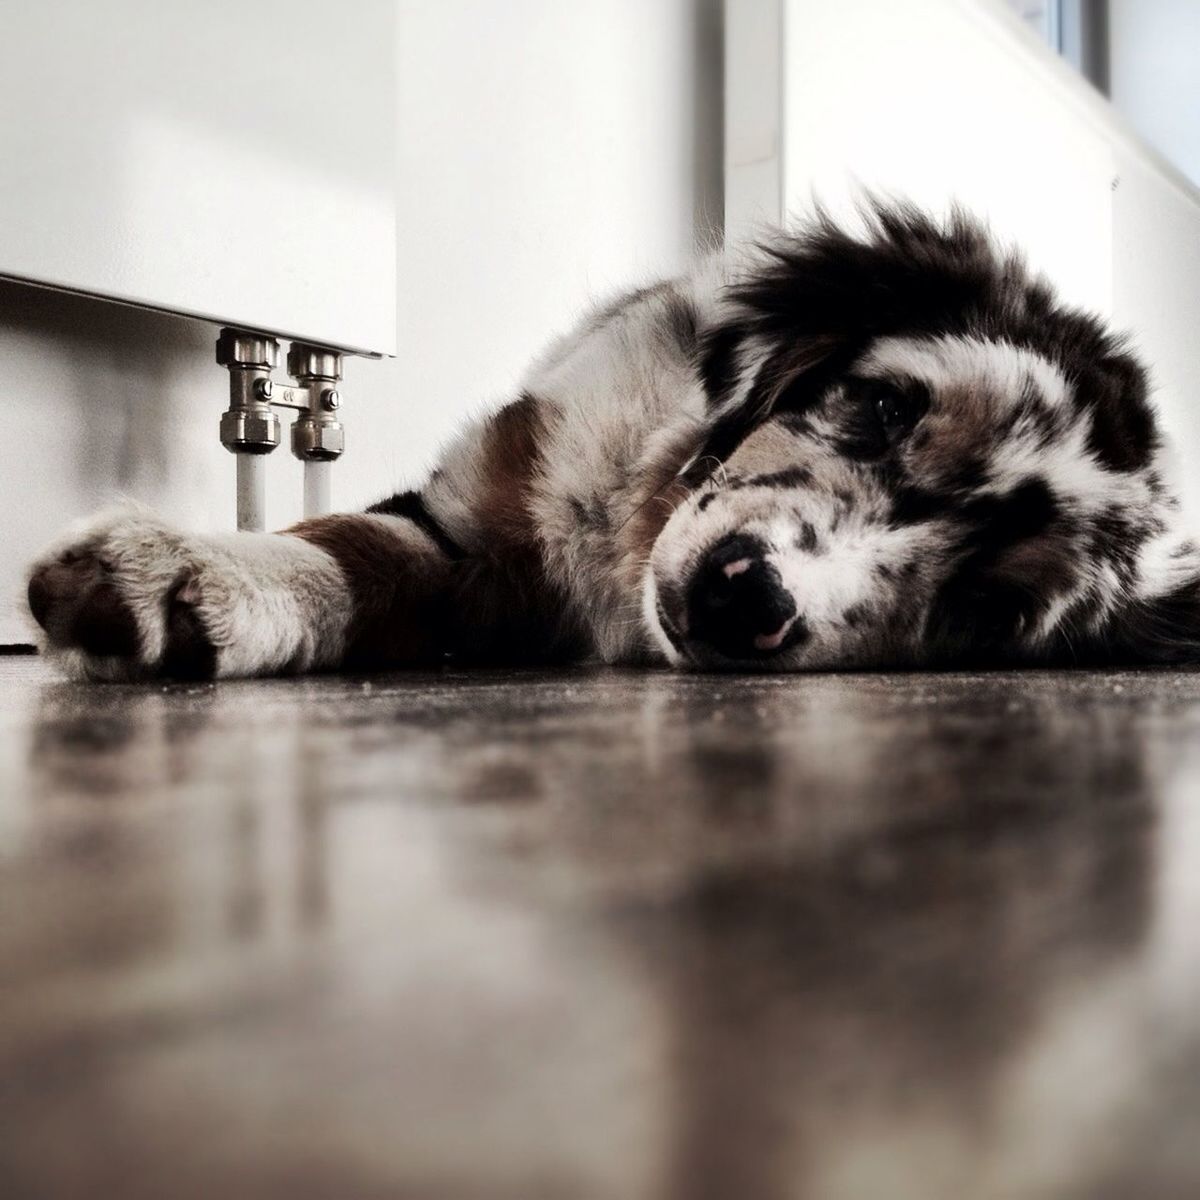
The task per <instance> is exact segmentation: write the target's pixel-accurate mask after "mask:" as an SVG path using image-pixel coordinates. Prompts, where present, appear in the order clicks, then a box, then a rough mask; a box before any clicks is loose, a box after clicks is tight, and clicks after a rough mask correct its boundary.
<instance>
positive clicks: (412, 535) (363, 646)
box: [287, 515, 451, 669]
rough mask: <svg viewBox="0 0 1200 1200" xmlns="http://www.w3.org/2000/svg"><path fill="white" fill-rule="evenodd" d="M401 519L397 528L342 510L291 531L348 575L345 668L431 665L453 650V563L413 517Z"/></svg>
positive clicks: (372, 518)
mask: <svg viewBox="0 0 1200 1200" xmlns="http://www.w3.org/2000/svg"><path fill="white" fill-rule="evenodd" d="M396 524H397V529H396V532H394V533H393V532H391V531H390V530H389V529H387V528H386V526H385V525H384V524H383V523H382V521H381V520H380V519H378V518H375V517H362V516H351V515H342V516H333V517H316V518H313V519H311V520H308V521H301V522H300V523H299V524H298V525H293V526H292V527H291V528H290V529H289V530H287V532H288V533H289V534H292V535H294V536H295V537H300V538H304V540H305V541H308V542H311V543H312V544H313V545H314V546H318V547H320V548H321V549H322V550H324V551H325V553H326V554H328V555H329V556H330V557H331V558H333V559H334V561H335V562H336V563H337V564H338V566H339V567H341V569H342V574H343V575H345V577H346V583H347V585H348V586H349V588H350V593H351V596H352V599H353V602H354V616H353V618H352V619H351V622H350V628H349V630H348V632H347V636H346V653H345V656H344V664H345V665H346V666H350V667H370V668H375V669H378V667H379V666H381V665H387V666H421V665H430V664H434V663H438V662H440V661H441V660H442V659H443V657H444V656H445V654H446V652H447V650H448V645H447V642H448V637H447V630H446V615H445V610H446V599H447V595H448V589H449V585H450V574H451V568H450V563H449V562H448V561H447V559H446V558H445V556H444V555H443V554H442V553H441V552H440V551H439V550H438V549H437V548H436V547H435V546H433V544H432V543H431V542H428V540H427V539H425V537H424V535H422V534H418V533H417V532H416V530H415V527H414V526H412V525H411V524H410V523H408V522H402V521H400V520H399V519H397V522H396ZM418 538H420V539H421V541H420V542H418V540H417V539H418ZM421 543H424V544H421Z"/></svg>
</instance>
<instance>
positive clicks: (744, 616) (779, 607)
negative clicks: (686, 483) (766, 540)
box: [687, 534, 805, 659]
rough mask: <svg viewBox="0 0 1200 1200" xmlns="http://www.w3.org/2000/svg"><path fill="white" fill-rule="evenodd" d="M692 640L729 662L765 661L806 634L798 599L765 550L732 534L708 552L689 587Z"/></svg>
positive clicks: (756, 542)
mask: <svg viewBox="0 0 1200 1200" xmlns="http://www.w3.org/2000/svg"><path fill="white" fill-rule="evenodd" d="M687 603H688V636H689V638H690V639H692V640H693V641H696V642H703V643H704V644H705V645H708V646H711V647H712V649H714V650H716V651H717V652H718V653H719V654H723V655H724V656H725V657H727V658H743V659H749V658H765V657H768V656H770V655H772V654H777V653H779V651H780V650H782V649H784V648H785V647H787V646H792V645H795V643H796V642H797V640H799V639H800V638H802V637H803V636H804V633H805V630H804V622H803V620H802V618H800V617H799V616H797V615H796V601H795V600H794V599H793V598H792V594H791V592H789V591H788V590H787V588H785V587H784V586H783V581H782V580H781V579H780V577H779V572H778V570H776V568H775V566H774V564H773V563H769V562H767V560H766V559H765V558H764V557H763V546H762V544H761V543H760V542H759V541H757V539H755V538H752V537H748V536H747V535H745V534H733V535H732V536H730V537H727V538H725V540H724V541H722V542H718V543H717V545H716V546H714V547H713V549H712V550H710V551H709V552H708V554H707V556H706V557H705V559H704V561H703V562H702V563H701V564H700V567H699V569H698V570H697V571H696V573H695V575H694V576H693V577H692V581H691V584H690V585H689V587H688V600H687Z"/></svg>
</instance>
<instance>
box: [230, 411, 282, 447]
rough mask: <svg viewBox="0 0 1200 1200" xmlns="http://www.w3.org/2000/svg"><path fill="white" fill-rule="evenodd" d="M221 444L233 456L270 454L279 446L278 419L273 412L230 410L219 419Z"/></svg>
mask: <svg viewBox="0 0 1200 1200" xmlns="http://www.w3.org/2000/svg"><path fill="white" fill-rule="evenodd" d="M221 442H222V443H223V444H224V446H225V448H226V449H227V450H232V451H233V452H234V453H235V454H270V453H271V451H272V450H274V449H275V447H276V446H278V445H279V418H278V417H277V416H276V415H275V414H274V413H273V412H254V411H246V410H244V409H242V410H239V409H230V410H229V412H227V413H225V414H223V415H222V417H221Z"/></svg>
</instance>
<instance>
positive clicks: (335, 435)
mask: <svg viewBox="0 0 1200 1200" xmlns="http://www.w3.org/2000/svg"><path fill="white" fill-rule="evenodd" d="M345 448H346V435H345V431H344V430H343V429H342V426H341V424H340V423H339V422H337V421H314V420H311V419H310V418H306V417H301V418H300V419H299V420H298V421H296V422H294V423H293V425H292V453H293V454H294V455H295V456H296V457H297V458H304V459H308V460H309V461H310V462H332V461H333V459H335V458H340V457H341V454H342V451H343V450H345Z"/></svg>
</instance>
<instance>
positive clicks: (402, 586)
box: [28, 507, 453, 680]
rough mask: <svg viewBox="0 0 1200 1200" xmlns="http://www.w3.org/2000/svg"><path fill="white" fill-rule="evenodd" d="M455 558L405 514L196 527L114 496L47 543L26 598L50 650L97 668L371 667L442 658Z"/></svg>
mask: <svg viewBox="0 0 1200 1200" xmlns="http://www.w3.org/2000/svg"><path fill="white" fill-rule="evenodd" d="M452 569H453V564H452V562H451V559H450V557H449V556H448V555H447V553H446V552H445V550H444V548H443V547H441V546H439V545H438V544H437V542H436V540H435V539H434V538H433V537H431V536H430V534H428V533H427V532H425V531H423V530H422V529H421V528H420V526H419V525H418V524H417V523H415V522H414V521H412V520H410V519H408V518H406V517H401V516H389V515H379V514H367V513H363V514H358V515H346V516H332V517H322V518H318V519H315V520H311V521H306V522H303V523H302V524H300V525H298V526H295V527H294V528H292V529H290V530H287V531H285V532H283V533H270V534H254V533H238V534H227V535H217V536H204V535H194V534H186V533H181V532H179V531H178V530H176V529H174V528H172V527H171V526H170V525H168V524H167V523H165V522H163V521H162V520H160V519H159V518H157V517H155V516H154V515H152V514H150V513H148V512H146V511H144V510H142V509H138V508H131V507H122V508H118V509H113V510H109V511H108V512H105V513H101V514H100V515H99V516H97V517H94V518H93V519H91V520H90V521H89V522H87V523H86V524H84V525H82V526H79V527H77V528H75V529H74V530H72V531H70V532H69V533H67V534H66V535H64V536H63V537H62V538H61V539H59V541H58V542H57V543H56V544H55V545H53V546H51V547H50V548H49V549H48V550H47V551H46V552H45V553H44V554H43V555H42V556H41V558H40V559H39V560H38V561H37V562H36V563H35V564H34V566H33V568H32V569H31V571H30V575H29V585H28V597H29V605H30V609H31V611H32V613H33V615H34V617H35V618H36V620H37V621H38V623H39V624H40V625H41V626H42V628H43V630H44V631H45V645H44V648H45V650H46V651H47V652H48V653H49V654H50V655H52V656H55V657H58V658H59V659H60V661H61V662H62V663H63V665H64V666H65V667H66V668H67V669H68V671H70V672H71V673H72V674H77V675H84V676H86V677H89V678H93V679H109V680H113V679H139V678H154V677H173V678H202V679H203V678H227V677H236V676H245V675H270V674H277V673H286V672H296V671H308V670H318V669H323V668H324V669H330V668H337V667H340V666H369V667H371V668H376V669H378V668H382V667H388V666H411V665H421V664H428V663H434V662H437V661H439V660H440V659H441V657H442V656H443V654H444V652H445V649H446V647H445V632H444V630H445V615H446V611H445V604H446V599H447V595H448V591H449V585H450V581H451V576H452Z"/></svg>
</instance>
